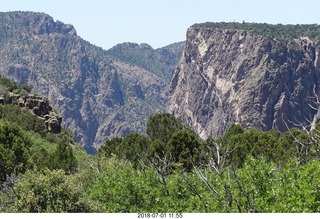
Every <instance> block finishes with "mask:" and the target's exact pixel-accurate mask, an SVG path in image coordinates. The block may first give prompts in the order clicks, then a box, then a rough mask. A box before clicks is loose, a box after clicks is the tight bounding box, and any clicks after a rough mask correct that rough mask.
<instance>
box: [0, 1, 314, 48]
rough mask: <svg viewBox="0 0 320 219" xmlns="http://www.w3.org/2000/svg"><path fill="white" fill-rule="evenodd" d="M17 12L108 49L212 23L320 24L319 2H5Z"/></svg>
mask: <svg viewBox="0 0 320 219" xmlns="http://www.w3.org/2000/svg"><path fill="white" fill-rule="evenodd" d="M16 10H20V11H35V12H45V13H47V14H49V15H51V16H52V17H53V18H54V19H55V20H60V21H62V22H64V23H69V24H72V25H74V27H75V28H76V30H77V33H78V35H79V36H81V37H82V38H83V39H85V40H87V41H89V42H91V43H93V44H95V45H97V46H100V47H102V48H104V49H109V48H111V47H112V46H114V45H116V44H117V43H122V42H136V43H148V44H150V45H151V46H152V47H153V48H159V47H162V46H166V45H168V44H171V43H174V42H179V41H183V40H185V33H186V30H187V28H188V27H190V26H191V25H193V24H194V23H202V22H207V21H214V22H220V21H231V22H232V21H237V22H242V21H246V22H256V23H273V24H277V23H283V24H288V23H290V24H297V23H300V24H311V23H312V24H314V23H318V24H320V1H319V0H300V1H297V0H194V1H191V0H0V11H2V12H6V11H16Z"/></svg>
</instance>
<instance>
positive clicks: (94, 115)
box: [0, 12, 168, 153]
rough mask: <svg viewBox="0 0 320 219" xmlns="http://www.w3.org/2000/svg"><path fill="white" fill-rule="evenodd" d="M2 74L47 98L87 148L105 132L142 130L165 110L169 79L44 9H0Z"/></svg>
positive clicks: (91, 148) (90, 149)
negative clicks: (80, 33)
mask: <svg viewBox="0 0 320 219" xmlns="http://www.w3.org/2000/svg"><path fill="white" fill-rule="evenodd" d="M0 74H1V75H3V76H5V77H7V78H9V79H10V80H12V81H15V82H17V83H18V84H29V85H31V86H32V87H33V91H34V92H38V93H39V94H41V95H42V96H45V97H47V98H48V100H49V101H50V103H51V104H52V105H53V106H54V107H56V108H57V109H58V110H59V112H60V113H61V116H62V117H63V121H62V126H63V128H65V129H68V130H70V131H72V132H73V133H74V135H75V139H76V141H77V142H79V143H80V144H81V145H83V146H84V148H85V149H86V151H87V152H89V153H95V151H96V148H98V147H99V146H100V144H101V143H102V142H104V141H105V139H106V138H107V137H112V136H125V135H127V134H128V133H130V132H139V133H144V132H145V126H146V120H147V118H148V117H149V116H150V115H151V114H153V113H155V112H158V111H164V110H165V106H166V103H167V97H168V92H167V84H168V83H167V82H166V80H164V79H163V78H160V77H158V76H156V75H155V74H154V73H153V72H150V71H148V70H147V69H145V68H142V67H139V66H136V65H132V64H131V63H126V62H124V61H122V60H120V59H118V58H115V57H113V56H111V55H109V54H107V52H106V51H104V50H103V49H101V48H99V47H96V46H94V45H92V44H90V43H89V42H87V41H85V40H83V39H81V38H80V37H79V36H78V35H77V33H76V30H75V28H74V27H73V26H72V25H70V24H64V23H62V22H60V21H54V20H53V18H52V17H50V16H49V15H47V14H44V13H34V12H8V13H0Z"/></svg>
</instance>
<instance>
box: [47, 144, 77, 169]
mask: <svg viewBox="0 0 320 219" xmlns="http://www.w3.org/2000/svg"><path fill="white" fill-rule="evenodd" d="M48 167H49V169H53V170H59V169H62V170H64V171H66V172H68V173H71V172H74V171H75V169H76V167H77V161H76V158H75V157H74V155H73V150H72V148H71V146H70V145H69V144H68V143H67V142H65V141H64V140H61V141H60V142H59V143H58V145H57V148H56V149H55V151H54V152H53V153H51V154H50V156H49V166H48Z"/></svg>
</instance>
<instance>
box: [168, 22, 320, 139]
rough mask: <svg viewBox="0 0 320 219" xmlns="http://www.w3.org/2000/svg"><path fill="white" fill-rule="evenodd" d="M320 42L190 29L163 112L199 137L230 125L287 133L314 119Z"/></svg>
mask: <svg viewBox="0 0 320 219" xmlns="http://www.w3.org/2000/svg"><path fill="white" fill-rule="evenodd" d="M319 51H320V43H317V42H314V41H312V40H310V39H309V38H308V37H303V36H301V37H297V38H296V39H292V40H280V39H277V38H274V37H270V36H263V35H258V34H255V33H254V32H253V31H250V30H241V29H228V28H206V27H191V28H189V29H188V31H187V41H186V49H185V51H184V53H183V57H182V59H181V61H180V63H179V65H178V67H177V69H176V72H175V75H174V77H173V80H172V82H171V90H170V99H169V104H168V110H169V111H170V112H171V113H172V114H174V115H175V116H176V117H178V118H180V119H181V120H183V121H184V122H185V123H187V124H188V125H190V126H192V127H193V128H194V129H195V130H196V131H197V132H198V133H199V134H200V135H201V136H202V137H203V138H206V137H207V136H209V135H212V136H214V137H218V136H221V135H222V134H223V133H224V132H225V131H226V130H227V129H228V127H229V126H230V125H231V124H234V123H239V124H241V125H242V126H244V127H246V128H249V127H255V128H258V129H261V130H270V129H272V128H276V129H278V130H280V131H286V130H287V129H288V128H291V127H297V126H300V125H304V126H308V127H310V125H312V124H314V123H315V122H316V121H317V119H318V118H317V111H318V107H319V106H318V104H317V100H318V97H319V94H320V93H319V92H320V91H319V85H320V77H319V76H320V68H319V66H320V65H319Z"/></svg>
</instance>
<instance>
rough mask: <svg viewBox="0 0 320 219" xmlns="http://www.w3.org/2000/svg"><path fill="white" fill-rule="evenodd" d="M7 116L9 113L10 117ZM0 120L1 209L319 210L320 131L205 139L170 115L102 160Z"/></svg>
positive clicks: (65, 141)
mask: <svg viewBox="0 0 320 219" xmlns="http://www.w3.org/2000/svg"><path fill="white" fill-rule="evenodd" d="M2 115H7V114H2ZM5 119H6V116H3V119H1V120H0V168H1V172H0V176H1V185H0V190H1V192H0V211H1V212H319V210H320V207H319V206H320V193H319V184H320V178H319V177H318V176H319V174H320V162H319V153H317V151H318V150H319V148H318V142H319V138H317V132H318V129H319V125H318V126H317V127H316V129H315V130H313V131H311V132H305V131H301V130H298V129H291V130H289V131H288V132H286V133H279V132H277V131H275V130H271V131H267V132H263V131H259V130H257V129H248V130H244V129H243V128H242V127H241V126H240V125H233V126H231V127H230V128H229V130H228V131H227V132H226V133H225V135H224V136H222V137H221V138H219V139H213V138H211V137H210V138H208V139H206V140H205V141H204V140H201V139H200V138H199V136H198V135H196V133H195V132H194V131H192V130H191V129H189V128H188V127H186V126H184V125H183V124H182V123H181V122H180V121H179V120H176V119H175V118H174V117H173V116H171V115H169V114H166V113H164V114H156V115H154V116H152V117H150V119H149V121H148V135H147V136H145V135H141V134H138V133H131V134H129V135H127V136H126V137H124V138H120V137H115V138H111V139H108V140H107V141H106V143H105V144H104V145H103V147H101V149H100V150H99V153H98V154H97V155H96V156H90V155H88V154H86V153H85V152H84V151H83V150H81V149H80V148H78V147H75V146H74V142H73V140H72V139H71V138H70V136H69V134H68V132H64V133H62V134H61V135H56V136H55V135H46V136H45V138H44V137H42V136H41V134H40V133H37V132H34V131H33V130H29V131H26V130H24V129H22V128H20V126H19V123H14V122H11V121H9V120H8V119H6V120H5Z"/></svg>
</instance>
